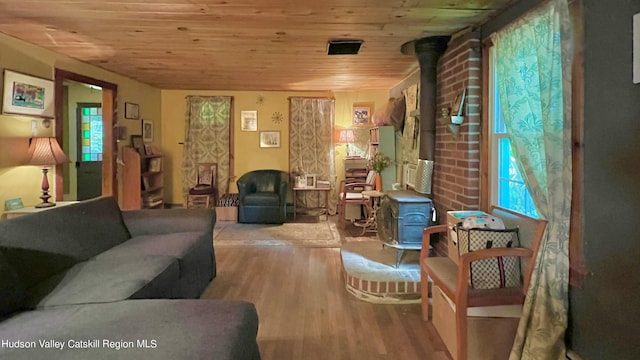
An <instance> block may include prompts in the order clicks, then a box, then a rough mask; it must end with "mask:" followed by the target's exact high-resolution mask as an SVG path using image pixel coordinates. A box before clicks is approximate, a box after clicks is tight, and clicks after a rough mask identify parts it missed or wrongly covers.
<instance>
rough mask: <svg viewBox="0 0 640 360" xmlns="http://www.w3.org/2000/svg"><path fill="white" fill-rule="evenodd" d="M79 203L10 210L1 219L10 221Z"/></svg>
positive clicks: (69, 202) (65, 202)
mask: <svg viewBox="0 0 640 360" xmlns="http://www.w3.org/2000/svg"><path fill="white" fill-rule="evenodd" d="M77 202H78V201H58V202H56V206H50V207H46V208H37V207H35V206H25V207H23V208H21V209H15V210H8V211H5V212H3V213H2V216H1V217H0V220H9V219H13V218H16V217H18V216H23V215H27V214H35V213H37V212H40V211H46V210H49V209H55V208H57V207H60V206H65V205H70V204H75V203H77Z"/></svg>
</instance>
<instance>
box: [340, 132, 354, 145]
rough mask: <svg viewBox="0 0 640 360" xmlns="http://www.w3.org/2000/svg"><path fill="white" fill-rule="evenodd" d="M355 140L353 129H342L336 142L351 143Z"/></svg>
mask: <svg viewBox="0 0 640 360" xmlns="http://www.w3.org/2000/svg"><path fill="white" fill-rule="evenodd" d="M354 140H355V136H354V135H353V130H351V129H344V130H340V136H339V138H338V142H340V143H347V144H348V143H352V142H353V141H354Z"/></svg>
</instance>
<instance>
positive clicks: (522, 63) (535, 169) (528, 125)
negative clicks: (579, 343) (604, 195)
mask: <svg viewBox="0 0 640 360" xmlns="http://www.w3.org/2000/svg"><path fill="white" fill-rule="evenodd" d="M570 25H571V24H570V18H569V12H568V6H567V1H566V0H552V1H550V2H548V3H546V4H544V5H542V6H541V7H539V8H536V9H535V10H533V11H532V12H530V13H529V14H527V15H525V16H524V17H523V18H521V19H519V20H517V21H516V22H515V23H513V24H511V25H509V26H508V27H507V28H505V29H504V30H502V31H500V32H499V33H496V34H495V35H494V36H493V38H492V40H493V44H494V49H495V54H496V61H497V65H496V66H497V68H496V70H497V78H498V91H499V96H500V104H501V109H502V113H503V115H504V120H505V125H506V128H507V133H508V134H509V140H510V142H511V147H512V150H513V153H514V154H515V157H516V160H517V161H516V162H517V164H518V168H519V169H520V172H521V173H522V178H523V179H524V182H525V184H526V185H527V188H528V189H529V191H530V192H531V195H532V197H533V200H534V202H535V206H536V209H537V210H538V213H539V214H540V215H541V217H543V218H545V219H546V220H547V221H548V225H547V231H546V233H545V236H544V237H543V240H542V243H541V246H540V252H539V253H538V256H537V261H536V264H535V268H534V272H533V274H532V279H531V285H530V287H529V290H528V292H527V297H526V300H525V304H524V312H523V315H522V317H521V319H520V324H519V327H518V333H517V335H516V339H515V342H514V345H513V349H512V351H511V356H510V359H511V360H515V359H544V360H548V359H565V358H566V356H565V344H564V334H565V330H566V328H567V318H568V315H567V314H568V290H569V288H568V287H569V220H570V213H571V62H572V52H571V49H570V47H571V43H572V38H571V28H570Z"/></svg>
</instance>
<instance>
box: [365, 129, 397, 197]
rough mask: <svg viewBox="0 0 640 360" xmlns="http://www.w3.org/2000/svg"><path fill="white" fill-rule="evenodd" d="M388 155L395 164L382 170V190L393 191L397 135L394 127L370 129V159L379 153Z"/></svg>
mask: <svg viewBox="0 0 640 360" xmlns="http://www.w3.org/2000/svg"><path fill="white" fill-rule="evenodd" d="M379 152H380V153H382V154H384V155H387V156H388V157H389V158H390V159H391V161H393V164H392V165H391V166H389V167H387V168H386V169H384V170H382V173H381V174H380V176H381V177H382V190H383V191H386V190H391V188H392V186H393V183H395V182H396V166H395V163H396V134H395V128H394V127H393V126H379V127H374V128H371V129H369V158H373V156H374V155H375V154H377V153H379Z"/></svg>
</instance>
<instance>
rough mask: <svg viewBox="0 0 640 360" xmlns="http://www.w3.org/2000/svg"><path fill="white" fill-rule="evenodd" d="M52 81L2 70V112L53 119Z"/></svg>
mask: <svg viewBox="0 0 640 360" xmlns="http://www.w3.org/2000/svg"><path fill="white" fill-rule="evenodd" d="M53 96H54V93H53V81H51V80H47V79H42V78H39V77H35V76H31V75H26V74H21V73H19V72H15V71H11V70H6V69H5V70H4V91H3V94H2V112H3V113H4V114H15V115H28V116H38V117H43V118H53V117H54V111H55V103H54V101H53Z"/></svg>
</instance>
